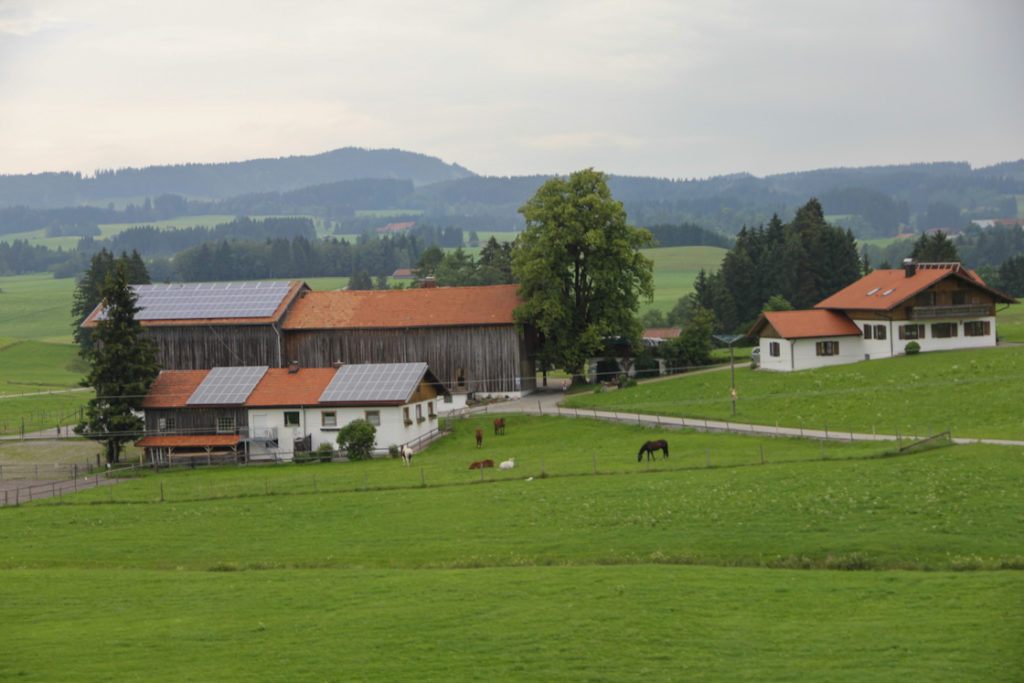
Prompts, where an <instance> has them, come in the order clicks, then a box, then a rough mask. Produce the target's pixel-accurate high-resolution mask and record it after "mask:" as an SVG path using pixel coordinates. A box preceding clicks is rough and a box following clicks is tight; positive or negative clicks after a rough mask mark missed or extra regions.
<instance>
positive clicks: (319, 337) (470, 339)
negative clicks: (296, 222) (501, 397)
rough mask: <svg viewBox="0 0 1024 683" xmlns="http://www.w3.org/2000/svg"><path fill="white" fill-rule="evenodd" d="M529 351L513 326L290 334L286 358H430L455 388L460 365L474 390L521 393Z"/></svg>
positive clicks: (325, 361) (309, 361)
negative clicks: (520, 382) (519, 381)
mask: <svg viewBox="0 0 1024 683" xmlns="http://www.w3.org/2000/svg"><path fill="white" fill-rule="evenodd" d="M523 351H524V344H523V340H522V338H521V337H520V335H519V334H518V333H517V332H516V329H515V327H514V326H512V325H488V326H473V327H432V328H410V329H395V328H389V329H340V330H296V331H287V332H286V333H285V356H286V359H287V360H298V361H299V363H300V364H301V365H303V366H305V367H326V366H329V365H330V364H331V363H333V362H335V361H341V362H343V363H353V364H356V363H411V362H418V361H425V362H426V363H427V365H428V366H429V367H430V369H431V370H432V371H433V373H434V374H435V375H436V376H437V378H438V379H439V380H441V381H442V382H443V383H444V384H445V385H446V386H447V387H448V388H449V389H451V390H453V389H455V373H456V371H457V369H458V368H463V369H465V371H466V390H467V391H470V392H488V393H501V392H511V391H515V390H516V389H517V387H516V383H515V380H516V377H518V376H520V373H522V372H523V368H524V366H527V367H532V360H531V359H526V358H524V356H523ZM531 377H532V375H531ZM524 384H525V381H524ZM524 388H526V387H524ZM531 388H532V387H531Z"/></svg>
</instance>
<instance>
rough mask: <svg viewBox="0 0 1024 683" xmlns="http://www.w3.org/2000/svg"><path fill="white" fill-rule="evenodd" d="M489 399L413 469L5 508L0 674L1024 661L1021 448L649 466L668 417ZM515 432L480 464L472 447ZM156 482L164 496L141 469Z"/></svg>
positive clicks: (463, 671)
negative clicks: (485, 429)
mask: <svg viewBox="0 0 1024 683" xmlns="http://www.w3.org/2000/svg"><path fill="white" fill-rule="evenodd" d="M488 419H489V418H485V417H482V418H476V419H474V420H468V421H465V422H462V423H460V424H459V426H458V428H457V431H456V432H455V433H454V435H453V436H452V437H448V438H447V439H445V440H442V441H441V442H439V443H437V444H435V445H434V446H433V447H431V448H430V449H429V450H428V451H427V452H426V453H423V454H419V455H417V456H416V457H415V458H414V460H413V465H414V466H413V467H412V468H409V469H406V468H404V467H402V466H401V464H400V463H399V462H398V461H394V460H376V461H372V462H366V463H330V464H317V465H294V466H273V467H251V468H235V467H230V468H224V469H215V470H208V471H202V470H197V471H186V472H173V473H163V474H159V475H149V476H146V477H143V478H141V479H139V480H136V481H132V482H128V483H126V484H119V485H117V486H116V487H115V488H114V489H109V488H105V489H99V490H93V491H89V492H84V493H80V494H78V495H77V496H64V497H63V500H50V501H43V502H38V503H34V504H31V505H22V506H21V507H17V508H13V507H8V508H0V516H2V517H3V523H2V524H0V604H3V605H4V620H3V624H4V625H3V626H0V631H2V632H3V636H4V644H5V656H4V657H0V678H2V679H4V680H10V679H12V678H15V677H18V678H25V679H29V680H54V679H64V678H69V677H74V678H75V680H97V679H106V678H109V677H110V676H111V672H112V670H113V671H116V675H117V676H118V677H119V678H129V679H130V678H146V679H159V680H181V679H191V680H228V679H237V678H238V677H240V676H256V677H259V678H261V679H275V680H278V679H288V680H322V679H324V678H328V679H336V678H345V679H360V680H405V679H410V678H416V679H437V678H443V679H446V680H495V679H498V680H568V679H572V680H579V679H590V680H609V681H620V680H651V679H655V680H676V679H678V678H680V677H685V678H716V679H718V678H728V679H736V678H742V679H762V678H770V679H790V680H792V679H814V680H835V679H850V678H852V679H863V680H878V679H890V680H891V679H893V678H909V679H913V680H979V681H980V680H986V681H989V680H1014V679H1015V678H1016V677H1017V676H1018V674H1019V663H1020V659H1019V655H1020V652H1021V651H1022V647H1024V635H1022V634H1024V573H1022V572H1021V571H1020V570H1021V569H1024V557H1022V553H1021V548H1022V547H1024V523H1022V522H1024V490H1022V489H1021V488H1020V486H1018V485H1017V482H1019V481H1021V479H1022V477H1024V459H1022V458H1021V457H1020V453H1019V452H1018V451H1019V449H1015V448H1010V447H997V446H980V445H970V446H955V447H946V448H940V449H933V450H930V451H924V452H919V453H915V454H913V455H904V456H900V457H870V456H871V454H870V453H868V452H866V451H864V450H862V449H861V448H860V447H844V446H839V445H837V446H836V448H837V449H838V450H836V451H833V452H832V453H831V454H830V456H829V459H827V460H822V459H820V458H819V459H811V458H803V457H802V456H800V454H799V452H798V451H799V449H800V446H799V445H798V443H797V442H795V441H793V442H791V441H789V440H768V441H769V448H770V449H771V450H770V451H769V452H770V453H777V452H781V453H783V454H786V455H792V456H793V457H792V460H791V461H789V462H783V459H782V458H781V457H780V458H778V459H776V460H771V461H769V462H768V464H766V465H763V466H762V465H760V464H759V460H758V461H755V462H754V463H751V464H753V465H755V466H745V465H741V464H740V463H739V462H738V461H736V462H732V463H728V462H724V460H723V463H722V464H723V465H732V466H714V467H710V468H708V467H706V466H703V465H702V461H703V459H704V454H703V453H700V452H697V451H700V450H701V449H702V446H706V447H707V448H708V449H710V450H711V451H712V452H715V453H721V454H722V458H723V459H724V458H725V457H726V454H728V453H730V452H732V453H733V456H734V457H739V456H740V455H741V454H742V451H745V450H746V451H750V450H752V449H753V448H754V446H755V444H756V441H754V440H751V439H748V438H742V437H736V436H709V435H698V434H694V433H685V432H666V434H668V435H669V438H670V439H671V440H672V444H673V451H672V455H671V456H670V458H669V460H668V461H659V463H658V466H657V467H656V468H652V469H651V470H650V471H648V470H647V468H646V465H645V464H644V465H639V466H638V465H637V463H636V462H635V455H634V453H635V450H634V447H635V445H636V443H637V440H638V439H640V438H643V437H645V436H648V435H651V434H652V433H656V432H657V430H647V429H641V428H638V427H635V426H625V425H611V424H602V423H592V422H589V421H586V420H573V419H568V418H564V419H557V418H528V417H523V416H517V415H512V416H510V419H509V428H508V434H507V435H506V436H505V437H491V436H490V435H488V437H485V443H484V449H483V451H478V450H476V449H475V448H473V447H472V446H471V445H470V444H471V433H472V430H473V429H474V428H476V427H479V426H481V425H485V424H486V421H487V420H488ZM716 442H717V445H716ZM586 444H590V446H589V447H588V446H587V445H586ZM811 445H812V446H814V445H815V444H811ZM876 448H877V447H876ZM847 449H848V450H847ZM593 452H597V453H598V454H599V455H600V456H601V458H602V459H599V460H598V464H599V467H598V471H599V474H597V475H595V474H594V473H593V465H592V462H591V457H592V453H593ZM511 454H514V457H515V458H516V461H517V468H516V469H515V470H513V471H512V472H511V473H509V472H498V471H487V472H486V473H485V476H486V477H487V478H488V481H487V482H485V483H477V482H479V476H480V475H479V473H478V472H477V471H469V470H468V469H465V468H466V463H467V462H468V461H469V460H471V459H477V458H480V457H483V455H486V456H487V457H494V458H495V459H497V458H499V457H505V456H506V455H511ZM847 456H850V457H847ZM542 462H543V467H544V469H545V470H546V471H547V473H548V474H550V475H551V476H548V477H541V476H539V473H540V466H541V463H542ZM602 463H603V464H602ZM421 468H422V471H423V472H424V474H421V473H420V471H421ZM336 472H337V473H341V474H334V473H336ZM314 475H315V476H316V477H317V480H318V481H317V483H316V484H314V482H313V477H314ZM531 475H532V476H533V479H532V480H529V479H528V477H529V476H531ZM424 479H425V481H426V484H427V486H425V487H424V486H422V485H421V481H422V480H424ZM360 480H362V482H361V481H360ZM332 481H336V482H348V484H352V483H355V484H357V485H356V486H350V487H345V486H342V487H339V488H337V489H333V488H331V487H330V486H329V482H332ZM160 483H163V484H164V489H165V491H166V492H167V493H168V496H167V498H166V499H165V501H164V502H160V501H159V498H158V497H154V496H152V495H150V496H149V497H148V498H145V497H142V496H137V495H135V494H134V493H132V492H133V491H134V492H136V493H138V492H141V491H143V490H149V491H150V492H155V491H158V489H159V484H160ZM360 483H363V485H359V484H360ZM438 484H443V485H438ZM392 486H394V487H395V488H390V487H392ZM185 487H187V488H189V490H191V491H193V492H194V493H202V492H203V491H204V490H205V491H207V492H209V493H212V494H213V498H210V497H209V495H205V498H206V499H205V500H203V499H199V500H184V499H183V498H181V497H179V498H175V497H174V496H175V495H177V494H173V493H172V492H175V491H177V492H180V491H183V490H185ZM246 488H248V489H249V490H248V491H245V490H243V489H246ZM253 488H255V490H252V489H253ZM111 492H112V495H111ZM111 497H112V498H113V500H115V501H128V500H134V501H135V502H114V503H113V504H111V503H109V502H106V501H109V500H110V498H111ZM840 570H855V571H840ZM856 570H861V571H856ZM863 570H871V571H863ZM396 653H399V654H400V656H395V655H396ZM112 657H113V660H112ZM111 667H113V669H112V668H111Z"/></svg>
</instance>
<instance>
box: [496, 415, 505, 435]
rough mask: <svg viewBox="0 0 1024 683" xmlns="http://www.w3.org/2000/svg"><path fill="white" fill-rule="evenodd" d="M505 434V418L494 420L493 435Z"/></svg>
mask: <svg viewBox="0 0 1024 683" xmlns="http://www.w3.org/2000/svg"><path fill="white" fill-rule="evenodd" d="M504 433H505V418H503V417H496V418H494V435H495V436H497V435H498V434H504Z"/></svg>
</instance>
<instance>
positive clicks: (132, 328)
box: [75, 263, 160, 463]
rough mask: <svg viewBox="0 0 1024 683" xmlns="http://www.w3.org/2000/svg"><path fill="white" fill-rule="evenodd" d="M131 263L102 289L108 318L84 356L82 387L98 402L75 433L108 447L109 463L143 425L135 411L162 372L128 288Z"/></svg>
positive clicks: (88, 408)
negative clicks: (92, 392) (85, 367)
mask: <svg viewBox="0 0 1024 683" xmlns="http://www.w3.org/2000/svg"><path fill="white" fill-rule="evenodd" d="M128 280H129V273H128V264H126V263H118V264H116V266H115V267H114V271H113V272H112V273H111V274H110V275H109V276H108V278H107V281H106V283H105V285H104V286H103V288H102V289H101V294H102V297H103V311H104V316H103V319H101V320H100V321H99V322H98V323H97V325H96V328H95V331H94V332H93V338H92V341H93V343H92V345H91V346H89V347H87V348H83V349H82V351H81V354H82V356H83V357H85V359H86V360H87V361H89V372H88V373H87V374H86V376H85V379H83V380H82V386H88V387H92V388H93V389H94V390H95V391H96V396H95V398H93V399H91V400H90V401H89V403H88V404H87V405H86V407H85V411H84V415H83V419H82V422H81V423H80V424H79V425H78V426H76V427H75V431H76V432H77V433H78V434H81V435H82V436H85V437H88V438H90V439H95V440H97V441H102V442H103V443H104V444H105V449H106V456H107V462H108V463H116V462H118V460H119V459H120V457H121V449H122V447H123V446H124V444H125V443H126V442H128V441H131V440H132V439H134V438H135V437H136V436H137V434H138V432H139V431H141V429H142V427H143V422H142V418H140V417H139V416H138V415H137V414H136V411H138V410H139V409H140V408H141V407H142V399H143V397H144V396H145V395H146V392H147V391H149V386H150V385H151V384H152V383H153V380H154V379H156V376H157V375H158V374H159V373H160V367H159V366H158V365H157V360H156V358H157V355H156V346H155V345H154V344H153V342H152V340H150V339H149V338H148V337H146V336H145V334H144V332H143V329H142V325H141V324H139V322H138V321H137V320H136V319H135V314H136V313H137V312H138V310H139V308H138V306H137V305H136V303H137V297H136V296H135V293H134V292H133V291H132V289H131V287H130V286H129V284H128Z"/></svg>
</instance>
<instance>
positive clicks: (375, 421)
mask: <svg viewBox="0 0 1024 683" xmlns="http://www.w3.org/2000/svg"><path fill="white" fill-rule="evenodd" d="M364 414H365V416H366V421H367V422H369V423H370V424H372V425H373V426H374V427H380V411H379V410H367V411H366V413H364Z"/></svg>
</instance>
